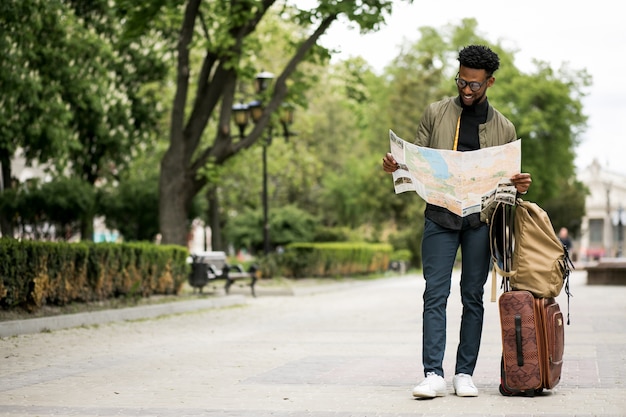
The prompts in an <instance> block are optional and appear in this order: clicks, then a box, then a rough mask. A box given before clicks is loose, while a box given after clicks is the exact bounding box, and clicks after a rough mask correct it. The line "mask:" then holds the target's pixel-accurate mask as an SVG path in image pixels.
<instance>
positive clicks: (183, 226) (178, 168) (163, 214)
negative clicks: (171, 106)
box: [159, 143, 193, 246]
mask: <svg viewBox="0 0 626 417" xmlns="http://www.w3.org/2000/svg"><path fill="white" fill-rule="evenodd" d="M182 152H183V148H182V146H176V145H175V143H173V144H171V145H170V148H169V149H168V151H167V153H166V154H165V156H164V157H163V160H162V161H161V178H160V181H159V224H160V226H161V230H160V232H161V236H162V242H163V243H164V244H170V245H181V246H187V235H188V231H189V230H188V229H189V225H188V224H187V223H188V220H187V217H188V213H189V204H188V203H187V202H188V201H190V200H191V198H193V196H190V195H189V191H188V190H189V186H188V181H186V180H185V173H186V172H187V167H186V166H185V164H184V162H183V157H182V155H181V154H182Z"/></svg>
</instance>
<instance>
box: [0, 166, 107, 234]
mask: <svg viewBox="0 0 626 417" xmlns="http://www.w3.org/2000/svg"><path fill="white" fill-rule="evenodd" d="M95 204H96V202H95V191H94V189H93V187H92V186H91V185H90V184H88V183H86V182H85V181H83V180H81V179H80V178H76V177H71V178H66V177H58V178H56V179H54V180H52V181H50V182H43V183H41V182H39V181H36V180H33V181H30V182H28V183H25V184H23V185H22V186H21V187H20V188H19V189H16V190H10V191H7V192H4V193H1V194H0V212H1V213H2V215H3V216H5V217H6V218H8V219H11V221H12V224H13V226H14V227H15V228H16V229H18V231H19V233H20V234H21V235H22V236H26V237H30V238H34V239H45V240H47V239H69V238H71V237H72V236H73V235H74V234H75V233H76V232H77V231H78V230H79V226H80V221H81V219H84V218H87V217H89V216H91V215H92V213H93V212H94V210H95Z"/></svg>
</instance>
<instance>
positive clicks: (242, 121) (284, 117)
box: [232, 71, 293, 255]
mask: <svg viewBox="0 0 626 417" xmlns="http://www.w3.org/2000/svg"><path fill="white" fill-rule="evenodd" d="M273 78H274V74H272V73H270V72H267V71H263V72H261V73H259V74H257V76H256V79H255V82H254V86H255V91H256V93H257V95H259V96H260V95H261V93H263V92H264V91H265V90H266V89H267V88H268V87H269V84H270V82H271V81H272V79H273ZM232 111H233V120H234V121H235V124H236V125H237V126H238V127H239V134H240V136H241V137H243V136H244V132H245V129H246V126H247V124H248V118H249V117H251V118H252V121H253V122H254V123H257V122H258V121H259V120H260V119H261V116H262V115H263V103H262V102H261V101H260V100H254V101H252V102H250V103H248V104H242V103H239V104H236V105H234V106H233V107H232ZM292 122H293V107H292V106H290V105H286V104H285V105H283V106H282V108H281V112H280V123H281V125H282V126H283V135H284V137H285V140H286V141H288V140H289V136H290V132H289V125H290V124H291V123H292ZM272 137H273V131H272V123H271V122H270V123H269V126H268V128H267V136H266V138H265V140H264V143H263V195H262V204H263V253H264V254H265V255H268V254H269V253H270V225H269V202H268V187H267V177H268V175H267V148H268V147H269V146H270V145H271V144H272Z"/></svg>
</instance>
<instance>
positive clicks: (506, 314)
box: [498, 291, 565, 396]
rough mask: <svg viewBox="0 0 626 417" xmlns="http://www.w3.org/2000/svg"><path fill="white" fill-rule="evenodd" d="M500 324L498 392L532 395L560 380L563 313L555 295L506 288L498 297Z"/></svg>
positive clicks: (551, 386) (509, 394)
mask: <svg viewBox="0 0 626 417" xmlns="http://www.w3.org/2000/svg"><path fill="white" fill-rule="evenodd" d="M498 306H499V309H500V324H501V327H502V361H501V372H500V393H501V394H502V395H507V396H511V395H528V396H532V395H535V394H537V393H540V392H542V391H543V389H552V388H554V387H555V386H556V385H557V384H558V383H559V381H560V380H561V368H562V365H563V348H564V341H565V332H564V327H563V325H564V323H563V314H562V313H561V309H560V307H559V304H558V303H557V302H556V301H555V299H554V298H535V297H534V296H533V295H532V294H531V293H530V292H528V291H506V292H505V293H503V294H502V295H501V296H500V299H499V301H498Z"/></svg>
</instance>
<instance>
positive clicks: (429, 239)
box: [383, 45, 532, 414]
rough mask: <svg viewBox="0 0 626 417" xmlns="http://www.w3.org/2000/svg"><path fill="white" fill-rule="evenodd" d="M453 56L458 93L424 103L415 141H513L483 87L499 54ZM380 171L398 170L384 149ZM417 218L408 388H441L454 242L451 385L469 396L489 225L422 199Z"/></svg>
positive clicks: (471, 50)
mask: <svg viewBox="0 0 626 417" xmlns="http://www.w3.org/2000/svg"><path fill="white" fill-rule="evenodd" d="M458 60H459V63H460V64H459V72H458V74H457V75H456V78H455V82H456V86H457V90H458V95H457V96H455V97H448V98H444V99H443V100H440V101H437V102H435V103H432V104H430V105H429V106H428V107H427V108H426V109H425V111H424V114H423V116H422V118H421V120H420V123H419V127H418V129H417V136H416V139H415V144H416V145H418V146H422V147H429V148H436V149H447V150H455V151H460V152H465V151H474V150H478V149H482V148H486V147H491V146H498V145H504V144H507V143H509V142H513V141H514V140H517V139H518V137H517V134H516V131H515V126H514V125H513V123H511V121H509V120H508V119H507V118H506V117H504V115H502V114H501V113H500V112H499V111H497V110H496V109H495V108H493V107H492V106H491V105H490V104H489V101H488V100H487V89H489V87H491V86H492V85H493V83H494V82H495V80H496V79H495V78H494V76H493V74H494V72H495V71H496V70H497V69H498V68H499V66H500V59H499V58H498V55H497V54H496V53H495V52H493V51H492V50H491V49H489V48H487V47H486V46H482V45H470V46H467V47H465V48H463V49H462V50H461V51H460V52H459V55H458ZM383 169H384V170H385V172H389V173H391V172H394V171H396V170H397V169H398V163H397V162H396V160H395V159H394V157H393V155H392V154H391V153H387V154H386V155H385V157H384V158H383ZM511 182H512V183H513V184H514V185H515V188H516V189H517V192H518V193H521V194H525V193H526V192H527V191H528V187H530V183H531V182H532V180H531V177H530V174H526V173H520V174H515V175H514V176H513V177H512V178H511ZM424 217H425V219H424V236H423V238H422V264H423V270H424V279H425V280H426V288H425V290H424V295H423V298H424V311H423V320H422V365H423V367H424V376H425V377H426V378H425V379H424V380H423V381H422V382H421V383H420V384H419V385H417V386H416V387H415V388H413V396H414V397H417V398H433V397H439V396H443V395H446V393H447V392H448V388H447V385H446V381H445V379H444V375H443V357H444V352H445V349H446V306H447V303H448V296H449V295H450V286H451V283H452V269H453V267H454V262H455V259H456V254H457V250H458V249H459V246H460V247H461V262H462V265H461V267H462V272H461V282H460V285H461V302H462V303H463V314H462V316H461V331H460V340H459V345H458V348H457V351H456V367H455V372H454V373H455V375H454V378H453V384H452V385H453V387H454V392H455V394H456V395H457V396H459V397H476V396H477V395H478V389H477V388H476V386H475V385H474V382H473V380H472V375H473V373H474V368H475V367H476V361H477V359H478V351H479V348H480V339H481V335H482V331H483V316H484V305H483V295H484V286H485V283H486V281H487V276H488V274H489V267H490V261H491V252H490V248H489V226H488V225H487V223H485V220H486V219H484V218H481V213H473V214H470V215H468V216H465V217H460V216H457V215H456V214H454V213H452V212H450V211H449V210H447V209H445V208H443V207H439V206H435V205H432V204H427V205H426V211H425V212H424ZM459 414H462V412H461V411H459Z"/></svg>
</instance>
